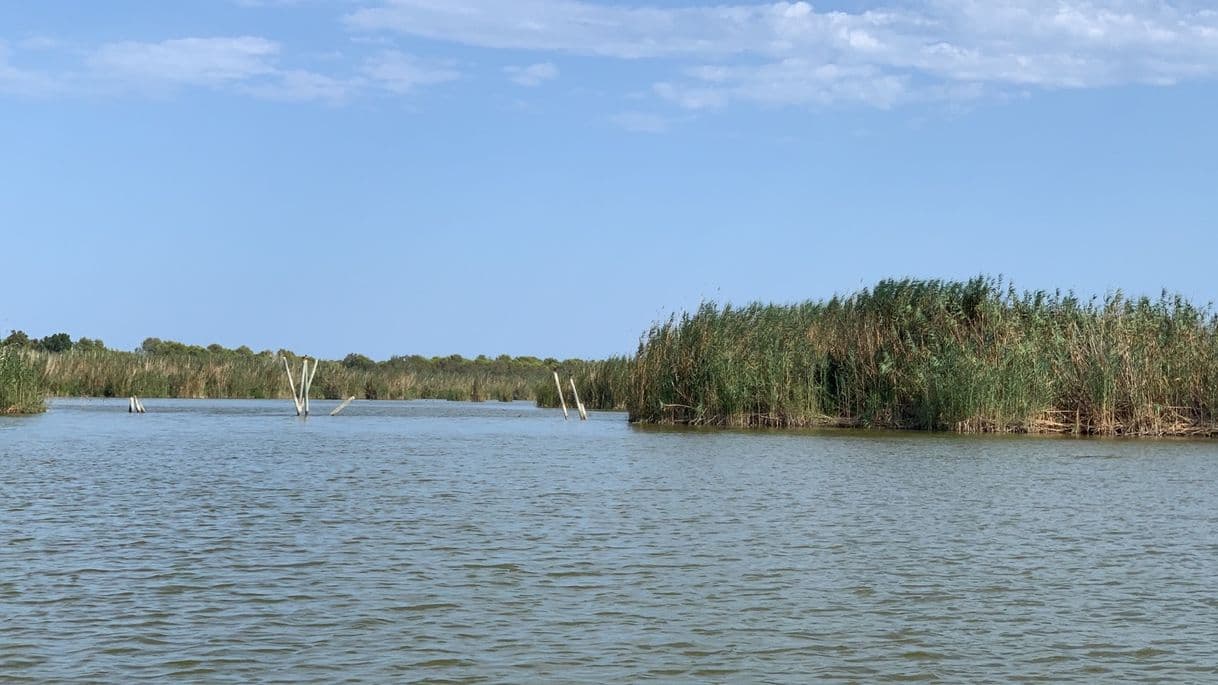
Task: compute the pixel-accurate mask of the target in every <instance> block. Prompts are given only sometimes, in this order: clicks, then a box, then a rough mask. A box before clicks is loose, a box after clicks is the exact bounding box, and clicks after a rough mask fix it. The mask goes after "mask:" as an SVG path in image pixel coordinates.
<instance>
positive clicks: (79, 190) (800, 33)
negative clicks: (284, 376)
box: [0, 0, 1218, 358]
mask: <svg viewBox="0 0 1218 685" xmlns="http://www.w3.org/2000/svg"><path fill="white" fill-rule="evenodd" d="M729 1H730V0H729ZM1215 76H1218V11H1215V10H1214V9H1212V8H1211V6H1210V4H1209V3H1202V2H1190V1H1177V2H1160V1H1156V0H1110V1H1108V2H1101V1H1098V0H1095V1H1091V2H1083V1H1082V0H995V1H985V2H982V1H981V0H929V1H927V2H912V1H910V0H884V1H882V2H865V1H863V0H856V1H842V2H835V3H815V4H813V5H809V4H806V3H801V2H796V3H749V2H743V1H739V0H738V4H734V5H710V4H703V3H698V2H690V1H682V2H676V1H668V2H665V1H663V0H636V1H635V2H631V3H629V4H624V3H613V2H592V1H590V0H519V1H516V2H498V1H490V0H347V1H342V0H334V1H331V2H324V1H321V0H317V1H309V0H233V1H229V2H226V1H224V0H208V1H206V2H204V1H202V0H191V1H188V0H182V1H181V2H173V3H169V2H161V1H159V0H146V1H143V2H134V1H122V0H116V1H114V2H107V3H96V2H92V1H86V0H78V1H75V2H67V1H60V0H43V1H41V2H37V3H33V2H8V3H3V4H0V235H2V237H0V259H2V262H3V264H4V269H3V273H4V281H5V283H6V295H5V297H4V300H3V305H2V306H0V329H2V330H3V331H4V332H7V331H8V329H11V328H20V329H24V330H26V331H27V332H29V333H31V334H34V335H38V336H42V335H47V334H49V333H53V332H57V331H60V330H65V331H68V332H70V333H72V334H73V335H74V336H80V335H85V336H89V337H100V338H102V339H104V340H105V341H106V343H107V344H108V345H110V346H112V347H119V348H132V347H135V346H137V345H138V344H139V342H140V341H141V340H143V339H144V338H145V337H148V336H157V337H161V338H171V339H177V340H182V341H185V342H189V343H197V344H208V343H212V342H219V343H221V344H224V345H226V346H237V345H241V344H248V345H250V346H251V347H253V348H255V349H263V348H270V349H277V348H280V347H286V348H290V349H293V350H296V351H298V352H302V353H310V354H316V355H321V356H326V357H338V356H342V355H344V354H346V353H347V352H352V351H358V352H362V353H364V354H368V355H370V356H373V357H376V358H385V357H388V356H390V355H393V354H414V353H419V354H425V355H446V354H451V353H460V354H465V355H468V356H473V355H477V354H488V355H497V354H501V353H507V354H513V355H517V354H534V355H538V356H543V357H545V356H555V357H560V358H562V357H570V356H584V357H599V356H605V355H609V354H615V353H629V352H632V351H633V349H634V347H635V345H636V344H637V341H638V338H639V335H640V333H642V332H643V330H644V329H645V328H646V327H647V326H648V325H649V324H650V323H651V322H653V321H655V320H657V319H660V318H664V317H667V316H668V315H669V314H670V313H672V312H678V311H681V310H684V309H688V308H691V307H695V306H696V305H697V304H698V302H699V301H701V300H703V299H714V300H717V301H731V302H738V303H743V302H748V301H752V300H765V301H778V302H787V301H797V300H803V299H807V298H817V297H824V296H828V295H831V294H833V293H835V292H847V291H851V290H854V289H856V288H859V287H862V286H867V285H870V284H872V283H873V282H874V281H876V280H877V279H880V278H884V277H889V276H922V277H942V278H955V277H968V276H971V275H975V274H978V273H986V274H1003V275H1005V276H1007V277H1010V278H1012V279H1014V280H1015V282H1016V283H1017V285H1020V286H1021V287H1027V288H1058V287H1060V288H1062V289H1075V290H1077V291H1080V292H1082V293H1103V292H1105V291H1108V290H1111V289H1115V288H1121V289H1124V290H1125V291H1127V292H1130V293H1146V294H1152V295H1157V294H1158V293H1159V291H1160V290H1161V289H1163V288H1167V289H1169V290H1172V291H1178V292H1181V293H1183V294H1185V295H1187V296H1188V297H1190V298H1192V299H1194V300H1195V301H1198V302H1200V303H1204V302H1209V301H1211V300H1215V299H1218V280H1216V279H1214V278H1213V277H1212V274H1213V272H1214V268H1213V264H1214V260H1215V255H1216V254H1218V231H1216V230H1215V228H1218V226H1216V222H1215V217H1216V216H1218V192H1215V187H1216V186H1218V133H1216V132H1215V124H1214V121H1213V113H1214V112H1216V111H1218V91H1216V90H1215Z"/></svg>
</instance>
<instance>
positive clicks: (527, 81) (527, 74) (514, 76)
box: [503, 62, 558, 88]
mask: <svg viewBox="0 0 1218 685" xmlns="http://www.w3.org/2000/svg"><path fill="white" fill-rule="evenodd" d="M503 72H504V73H505V74H507V75H508V78H510V79H511V80H512V82H513V83H515V84H517V85H521V86H525V87H528V88H534V87H536V86H540V85H541V84H543V83H545V82H546V81H552V80H554V79H556V78H558V67H556V66H554V64H553V63H551V62H542V63H540V64H530V65H529V66H527V67H515V66H513V67H504V68H503Z"/></svg>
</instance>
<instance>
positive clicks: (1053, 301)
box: [628, 278, 1218, 435]
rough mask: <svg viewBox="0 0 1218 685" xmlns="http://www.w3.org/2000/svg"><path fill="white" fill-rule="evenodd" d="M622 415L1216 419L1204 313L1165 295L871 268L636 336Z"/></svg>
mask: <svg viewBox="0 0 1218 685" xmlns="http://www.w3.org/2000/svg"><path fill="white" fill-rule="evenodd" d="M628 409H629V411H630V416H631V420H633V421H645V422H657V423H686V424H705V425H720V426H788V427H799V426H817V425H837V426H876V427H888V428H912V429H923V430H955V431H964V432H981V431H986V432H1050V431H1052V432H1066V433H1082V434H1096V435H1214V434H1218V417H1216V412H1218V320H1216V319H1215V317H1214V316H1213V314H1212V313H1211V312H1209V311H1208V310H1206V309H1201V308H1198V307H1195V306H1193V305H1192V304H1190V303H1188V302H1187V301H1185V300H1184V299H1183V298H1181V297H1179V296H1171V295H1167V294H1164V295H1163V296H1162V297H1160V298H1158V299H1157V300H1151V299H1149V298H1141V299H1137V300H1130V299H1127V298H1125V297H1124V296H1123V295H1122V294H1121V293H1119V292H1118V293H1113V294H1111V295H1109V296H1107V297H1105V298H1102V299H1099V298H1096V299H1092V300H1089V301H1080V299H1079V298H1078V297H1076V296H1075V295H1073V294H1069V293H1067V294H1062V293H1060V292H1054V293H1047V292H1043V291H1036V292H1022V293H1021V292H1017V291H1016V290H1015V289H1014V287H1013V286H1010V285H1009V284H1003V283H1002V282H1000V281H998V280H996V279H988V278H975V279H972V280H970V281H967V282H951V281H938V280H912V279H906V280H887V281H882V282H880V283H879V284H877V285H876V286H875V287H874V288H872V289H869V290H861V291H859V292H857V293H854V294H852V295H849V296H846V297H835V298H833V299H830V300H827V301H816V302H805V303H802V304H796V305H786V306H778V305H761V304H753V305H749V306H746V307H731V306H724V307H718V306H716V305H714V304H706V305H703V306H702V307H701V308H700V309H699V310H698V311H697V312H695V313H693V314H686V315H683V316H680V317H673V318H672V319H670V320H669V321H667V322H664V323H661V324H657V325H656V326H654V327H653V328H652V329H651V330H650V331H649V332H648V333H647V334H646V335H645V336H644V340H643V342H642V343H641V344H640V347H639V351H638V354H637V357H636V359H635V362H634V373H633V375H632V380H631V383H630V391H629V400H628Z"/></svg>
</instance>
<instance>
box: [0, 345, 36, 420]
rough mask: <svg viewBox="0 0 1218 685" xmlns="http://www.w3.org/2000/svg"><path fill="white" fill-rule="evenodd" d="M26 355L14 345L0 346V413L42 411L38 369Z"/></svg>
mask: <svg viewBox="0 0 1218 685" xmlns="http://www.w3.org/2000/svg"><path fill="white" fill-rule="evenodd" d="M27 357H28V355H27V354H26V353H25V352H24V351H22V350H19V349H17V348H16V347H9V346H0V414H38V413H40V412H44V411H46V402H45V401H44V399H43V397H44V390H43V387H42V384H41V381H40V379H39V377H38V371H37V369H36V368H35V366H34V365H33V364H32V363H30V360H29V359H27Z"/></svg>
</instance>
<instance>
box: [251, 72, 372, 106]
mask: <svg viewBox="0 0 1218 685" xmlns="http://www.w3.org/2000/svg"><path fill="white" fill-rule="evenodd" d="M358 85H359V84H358V83H355V82H351V81H346V80H342V79H336V78H332V77H330V76H326V75H324V74H317V73H314V72H311V71H303V70H299V69H293V70H289V71H280V72H276V74H275V78H274V79H270V80H267V81H264V82H259V83H254V84H250V85H247V86H244V87H243V90H244V91H245V92H247V93H249V94H250V95H253V96H255V97H259V98H262V99H265V100H279V101H283V102H307V101H312V100H320V101H325V102H331V103H339V102H343V101H344V100H347V99H348V98H349V97H350V96H351V95H352V94H353V93H354V91H355V90H356V89H357V88H358Z"/></svg>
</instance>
